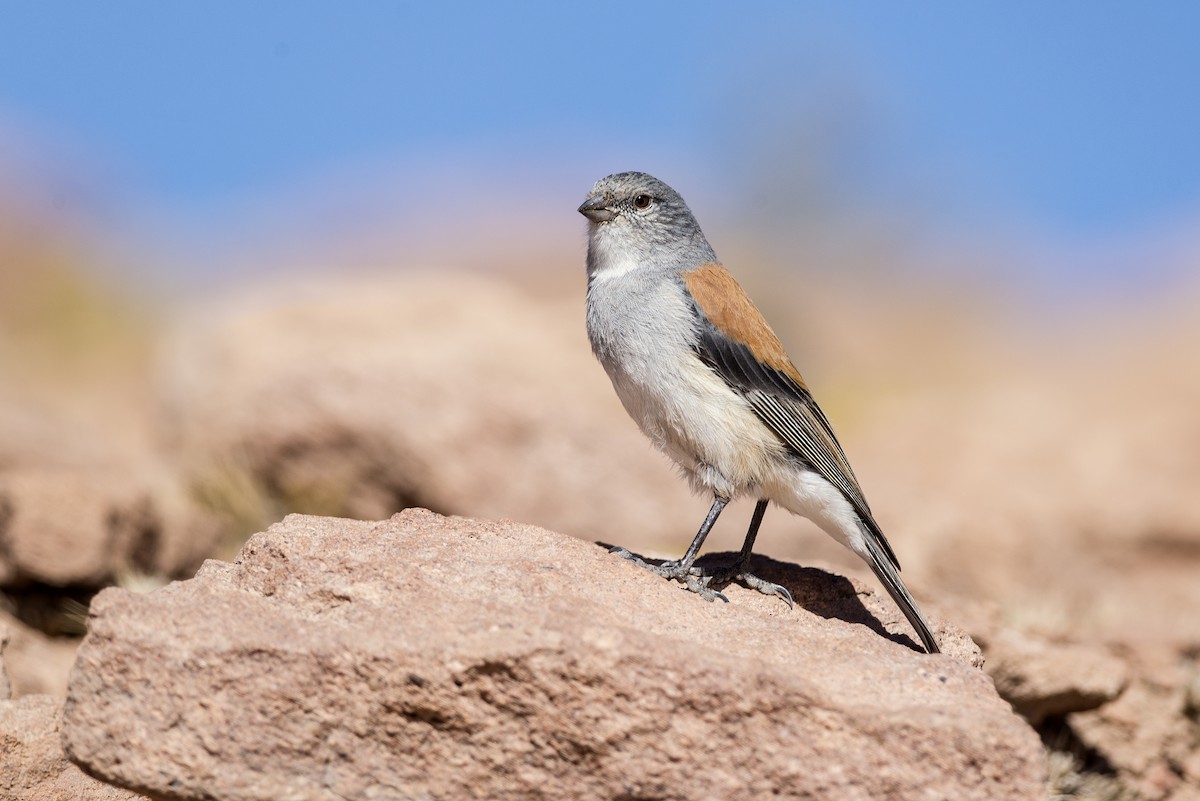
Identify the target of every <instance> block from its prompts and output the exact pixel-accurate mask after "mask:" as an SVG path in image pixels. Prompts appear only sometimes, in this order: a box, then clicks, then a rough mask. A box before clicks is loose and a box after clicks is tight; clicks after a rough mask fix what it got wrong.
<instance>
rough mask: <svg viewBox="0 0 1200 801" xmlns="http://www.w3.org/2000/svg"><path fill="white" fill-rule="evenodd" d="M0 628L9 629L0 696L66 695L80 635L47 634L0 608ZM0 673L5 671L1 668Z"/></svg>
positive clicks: (4, 653)
mask: <svg viewBox="0 0 1200 801" xmlns="http://www.w3.org/2000/svg"><path fill="white" fill-rule="evenodd" d="M0 628H3V629H7V632H8V636H9V642H8V646H7V647H6V648H4V649H2V650H3V666H4V668H7V673H6V674H4V675H5V677H7V679H8V684H7V687H8V693H6V692H5V691H4V690H5V680H4V678H0V699H5V698H8V697H10V695H11V697H15V698H20V697H21V696H23V695H42V694H48V695H66V694H67V676H68V675H69V674H70V672H71V666H72V665H73V664H75V652H76V651H77V650H78V649H79V642H80V641H79V639H78V638H75V637H47V636H46V635H45V634H42V633H41V632H40V631H38V630H37V629H32V628H30V627H29V626H26V625H25V624H24V623H22V622H21V621H19V620H17V619H16V618H14V617H10V616H8V615H7V614H5V613H4V612H3V611H0ZM0 673H3V671H2V670H0Z"/></svg>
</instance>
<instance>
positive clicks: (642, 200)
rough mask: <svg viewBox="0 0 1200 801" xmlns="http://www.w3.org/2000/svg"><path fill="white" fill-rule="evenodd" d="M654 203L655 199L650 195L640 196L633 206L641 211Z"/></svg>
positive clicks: (635, 199) (636, 198) (634, 200)
mask: <svg viewBox="0 0 1200 801" xmlns="http://www.w3.org/2000/svg"><path fill="white" fill-rule="evenodd" d="M653 202H654V198H652V197H650V196H649V195H638V196H637V197H635V198H634V199H633V205H634V206H636V207H637V208H639V209H648V208H650V204H651V203H653Z"/></svg>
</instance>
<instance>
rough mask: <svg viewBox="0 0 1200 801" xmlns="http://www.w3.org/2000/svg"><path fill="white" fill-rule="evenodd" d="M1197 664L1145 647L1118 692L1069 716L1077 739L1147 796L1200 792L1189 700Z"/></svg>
mask: <svg viewBox="0 0 1200 801" xmlns="http://www.w3.org/2000/svg"><path fill="white" fill-rule="evenodd" d="M1196 670H1197V667H1196V663H1195V659H1194V656H1193V657H1192V659H1191V660H1188V659H1186V658H1181V657H1180V655H1179V654H1175V653H1171V652H1169V651H1161V650H1160V651H1157V652H1154V651H1146V650H1143V651H1142V652H1141V653H1139V654H1138V655H1137V660H1136V664H1135V670H1134V678H1133V679H1132V680H1131V681H1130V682H1129V686H1128V687H1127V688H1126V689H1125V691H1124V692H1123V693H1121V696H1120V697H1119V698H1117V699H1116V700H1115V701H1113V702H1112V703H1109V704H1105V705H1104V706H1101V707H1099V708H1097V709H1094V710H1091V711H1087V712H1077V713H1074V714H1071V715H1068V716H1067V722H1068V724H1069V725H1070V727H1071V730H1072V731H1074V732H1075V735H1076V736H1077V737H1078V738H1079V740H1080V741H1081V742H1082V743H1083V744H1084V745H1085V746H1087V747H1088V748H1090V749H1092V750H1093V751H1094V752H1096V753H1097V754H1099V755H1100V756H1101V757H1102V758H1103V759H1104V760H1105V762H1107V763H1108V764H1109V765H1110V766H1111V767H1112V768H1113V769H1114V770H1115V771H1116V772H1117V775H1118V776H1119V777H1120V778H1121V779H1122V781H1123V782H1125V783H1126V784H1127V785H1129V786H1131V787H1133V788H1135V789H1136V790H1137V792H1138V793H1139V795H1140V796H1141V797H1142V798H1145V799H1148V801H1159V799H1166V798H1172V799H1173V798H1176V797H1184V796H1183V795H1182V794H1185V793H1191V794H1196V793H1198V792H1200V770H1198V769H1197V768H1200V723H1197V720H1196V708H1195V707H1192V706H1191V705H1190V703H1189V691H1190V683H1191V681H1193V680H1194V677H1195V676H1196Z"/></svg>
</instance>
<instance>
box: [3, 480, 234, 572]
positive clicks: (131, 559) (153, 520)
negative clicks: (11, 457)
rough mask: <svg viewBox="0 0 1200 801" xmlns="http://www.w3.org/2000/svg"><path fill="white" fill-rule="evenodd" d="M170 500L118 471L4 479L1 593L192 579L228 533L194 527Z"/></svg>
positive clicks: (160, 490) (151, 486) (157, 489)
mask: <svg viewBox="0 0 1200 801" xmlns="http://www.w3.org/2000/svg"><path fill="white" fill-rule="evenodd" d="M168 495H169V493H168V492H164V491H163V488H162V487H159V486H156V485H155V484H154V483H153V482H151V481H147V480H144V479H142V478H141V477H140V476H139V475H137V474H136V473H133V472H125V471H119V470H112V469H101V468H28V469H13V470H8V471H5V472H3V473H0V586H8V587H16V588H20V587H22V586H23V585H26V584H28V583H30V582H39V583H43V584H48V585H52V586H56V587H65V586H82V587H100V586H103V585H105V584H107V583H111V582H112V581H113V580H114V578H115V577H117V576H118V575H120V574H121V573H123V572H133V573H148V574H157V575H179V574H181V573H187V572H190V569H194V568H195V567H196V566H198V564H199V562H200V561H201V560H202V559H203V558H204V556H206V555H208V554H210V553H211V552H212V551H213V549H214V548H215V544H216V542H217V540H218V538H219V535H220V532H219V531H218V530H217V529H216V528H215V527H212V528H209V529H207V530H206V529H204V528H203V527H202V526H200V525H199V524H194V523H193V520H192V519H189V518H187V517H186V516H184V515H182V514H180V513H179V512H178V503H171V502H170V501H167V500H165V499H166V498H167V496H168ZM168 510H169V512H170V514H168V513H167V511H168ZM199 517H200V516H199V513H198V512H197V514H196V515H195V518H196V519H199Z"/></svg>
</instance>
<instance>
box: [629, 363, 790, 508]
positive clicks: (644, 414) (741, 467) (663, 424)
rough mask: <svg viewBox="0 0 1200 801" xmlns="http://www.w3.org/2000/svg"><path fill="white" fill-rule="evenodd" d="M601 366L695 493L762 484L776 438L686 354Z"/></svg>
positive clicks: (728, 492)
mask: <svg viewBox="0 0 1200 801" xmlns="http://www.w3.org/2000/svg"><path fill="white" fill-rule="evenodd" d="M605 367H606V368H607V369H608V373H609V377H610V378H611V379H612V383H613V388H614V389H615V390H616V392H617V396H618V397H619V398H620V399H621V403H622V404H624V406H625V410H626V411H627V412H629V415H630V417H632V418H633V419H634V421H635V422H636V423H637V424H638V427H639V428H641V430H642V431H643V432H644V433H645V434H646V436H647V437H649V438H650V440H651V441H652V442H653V443H654V444H655V445H656V446H658V447H659V448H660V449H662V450H663V451H664V452H665V453H666V454H667V455H669V456H670V457H671V458H672V459H673V460H674V461H675V462H677V463H678V464H679V466H680V467H681V468H683V470H684V472H685V474H686V475H687V476H688V478H689V480H690V481H691V483H692V486H693V488H694V489H695V490H697V491H703V490H709V491H714V492H717V493H719V494H721V495H724V496H727V497H735V496H737V495H740V494H745V493H748V492H750V491H752V490H753V491H757V489H756V488H757V487H758V486H759V485H760V484H761V483H762V482H763V481H765V480H768V478H769V476H770V475H771V473H772V471H773V468H774V465H775V464H777V463H778V461H779V458H780V456H781V453H782V447H781V445H780V443H779V441H778V439H777V438H776V437H775V436H774V435H773V434H772V433H771V432H770V431H769V430H768V429H767V428H766V426H765V425H763V423H762V421H760V420H759V419H758V416H757V415H755V414H754V411H753V410H752V409H751V408H750V406H749V404H747V403H746V401H745V400H744V399H743V398H742V397H741V396H740V395H737V394H736V393H735V392H733V390H731V389H730V388H729V386H728V385H727V384H725V382H724V381H723V380H721V378H720V377H718V376H717V375H716V374H715V373H713V372H712V370H710V369H709V368H708V367H707V366H706V365H704V363H703V362H701V361H700V360H699V359H698V358H697V357H696V355H695V354H694V353H693V352H692V351H691V350H690V348H689V349H687V350H686V351H681V352H678V353H673V352H672V351H671V349H665V350H658V351H656V352H654V353H653V354H646V358H645V359H643V360H641V361H640V362H637V361H635V362H633V363H628V362H627V363H624V364H622V363H619V362H613V363H611V364H605Z"/></svg>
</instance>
